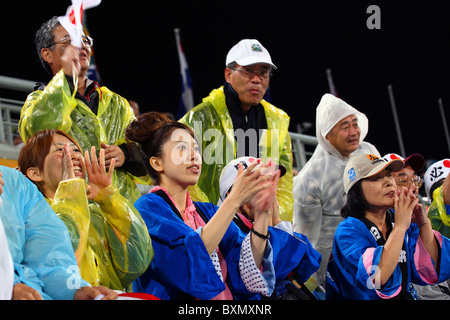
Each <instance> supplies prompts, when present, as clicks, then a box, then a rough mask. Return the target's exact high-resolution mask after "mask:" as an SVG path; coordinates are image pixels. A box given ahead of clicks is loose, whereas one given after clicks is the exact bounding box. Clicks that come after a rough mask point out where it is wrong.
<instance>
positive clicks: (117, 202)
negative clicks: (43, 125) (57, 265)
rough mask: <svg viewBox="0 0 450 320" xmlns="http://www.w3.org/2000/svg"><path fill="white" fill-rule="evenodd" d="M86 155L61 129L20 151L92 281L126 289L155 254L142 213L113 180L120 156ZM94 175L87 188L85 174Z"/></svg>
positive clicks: (24, 170) (24, 165)
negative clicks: (108, 162)
mask: <svg viewBox="0 0 450 320" xmlns="http://www.w3.org/2000/svg"><path fill="white" fill-rule="evenodd" d="M90 153H91V156H90V157H89V152H88V151H87V150H86V151H85V155H84V158H83V156H82V154H81V149H80V147H79V146H78V143H77V142H76V141H75V140H74V139H73V138H72V137H71V136H69V135H68V134H67V133H65V132H63V131H59V130H43V131H39V132H38V133H36V134H35V135H34V136H32V137H31V138H30V139H29V140H28V141H27V143H26V144H25V145H24V147H23V148H22V150H21V152H20V155H19V161H18V162H19V167H20V170H21V171H22V173H23V174H24V175H26V176H27V177H28V178H29V179H30V180H31V181H32V182H34V183H35V184H36V185H37V187H38V189H39V190H40V191H41V192H42V193H43V195H44V196H45V198H46V199H47V201H48V202H49V203H50V205H51V206H52V208H53V210H54V211H55V212H56V214H57V215H58V216H59V217H60V218H61V219H62V220H63V221H64V223H65V224H66V226H67V228H68V230H69V233H70V236H71V239H72V245H73V249H74V251H75V256H76V258H77V263H78V266H79V267H80V272H81V275H82V277H83V279H85V280H86V281H88V282H89V283H90V284H92V285H98V284H101V285H103V286H106V287H109V288H111V289H116V290H126V289H127V288H128V287H130V285H131V283H132V282H133V281H134V280H135V279H136V278H137V277H138V276H139V275H141V274H142V273H143V272H144V271H145V270H146V268H147V266H148V264H149V263H150V261H151V259H152V257H153V249H152V246H151V241H150V237H149V235H148V232H147V229H146V227H145V224H144V222H143V220H142V218H141V216H140V215H139V212H138V211H137V210H136V209H135V208H134V207H133V205H132V204H131V203H130V202H128V200H127V199H125V198H124V197H123V196H121V195H120V193H119V191H118V190H117V189H116V188H115V187H113V185H112V177H113V171H114V159H112V160H111V164H110V168H109V171H108V172H106V168H105V151H104V150H103V149H101V150H100V152H99V159H97V156H96V153H95V147H92V148H91V152H90ZM86 173H87V178H88V180H89V185H88V186H87V188H86V182H85V176H86Z"/></svg>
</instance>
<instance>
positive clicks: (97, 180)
mask: <svg viewBox="0 0 450 320" xmlns="http://www.w3.org/2000/svg"><path fill="white" fill-rule="evenodd" d="M115 161H116V160H115V159H114V158H112V159H111V162H110V166H109V170H108V173H106V165H105V150H104V149H100V152H99V159H97V155H96V153H95V147H94V146H93V147H91V157H90V158H89V152H88V150H86V151H85V152H84V162H83V166H84V167H85V170H86V173H87V176H88V180H89V188H88V199H91V200H93V199H95V198H96V197H97V195H98V193H99V192H100V191H101V190H102V189H104V188H106V187H107V186H109V185H111V184H112V179H113V173H114V164H115Z"/></svg>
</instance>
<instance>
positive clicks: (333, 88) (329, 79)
mask: <svg viewBox="0 0 450 320" xmlns="http://www.w3.org/2000/svg"><path fill="white" fill-rule="evenodd" d="M327 79H328V86H329V87H330V93H331V94H332V95H333V96H335V97H337V96H338V93H337V90H336V87H335V86H334V82H333V77H332V76H331V69H327Z"/></svg>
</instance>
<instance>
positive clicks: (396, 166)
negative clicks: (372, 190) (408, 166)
mask: <svg viewBox="0 0 450 320" xmlns="http://www.w3.org/2000/svg"><path fill="white" fill-rule="evenodd" d="M404 166H405V163H404V162H403V160H401V159H393V160H391V161H389V162H388V163H380V164H379V165H377V166H376V167H375V168H373V169H372V170H370V172H369V173H368V174H366V175H365V176H363V177H361V179H366V178H370V177H373V176H374V175H376V174H378V173H380V172H381V171H384V170H386V169H389V170H391V171H398V170H401V169H403V167H404Z"/></svg>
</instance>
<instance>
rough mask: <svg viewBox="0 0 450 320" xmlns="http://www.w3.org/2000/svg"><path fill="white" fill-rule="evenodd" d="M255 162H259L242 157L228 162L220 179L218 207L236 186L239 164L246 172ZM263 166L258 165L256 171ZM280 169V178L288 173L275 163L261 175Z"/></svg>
mask: <svg viewBox="0 0 450 320" xmlns="http://www.w3.org/2000/svg"><path fill="white" fill-rule="evenodd" d="M255 161H257V159H256V158H254V157H240V158H237V159H234V160H231V161H230V162H228V164H227V165H226V166H225V168H223V170H222V172H221V173H220V178H219V188H220V198H219V202H218V203H217V205H218V206H220V205H221V204H222V202H223V201H224V200H225V198H226V197H227V192H228V191H229V190H230V188H231V187H232V186H233V184H234V181H235V180H236V177H237V175H238V170H239V166H238V164H239V163H240V164H242V166H243V169H244V170H246V169H247V168H248V167H249V166H250V164H252V163H253V162H255ZM261 165H262V163H261V164H258V165H256V167H255V169H254V170H256V169H257V168H258V167H260V166H261ZM278 169H280V178H281V177H282V176H283V175H284V174H285V173H286V168H285V167H284V166H282V165H277V164H276V163H274V162H272V164H271V166H268V167H265V168H264V169H262V170H261V174H270V173H273V172H275V171H276V170H278ZM263 171H264V172H263Z"/></svg>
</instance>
